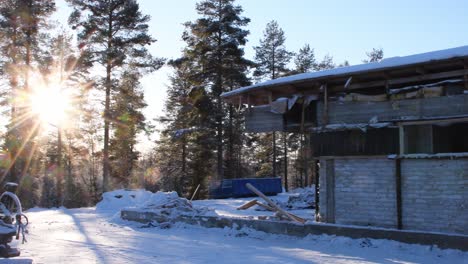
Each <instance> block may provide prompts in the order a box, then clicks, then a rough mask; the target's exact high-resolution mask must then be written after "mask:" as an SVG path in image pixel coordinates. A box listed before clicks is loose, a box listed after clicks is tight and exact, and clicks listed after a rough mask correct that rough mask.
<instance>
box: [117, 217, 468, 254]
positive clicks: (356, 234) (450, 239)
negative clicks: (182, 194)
mask: <svg viewBox="0 0 468 264" xmlns="http://www.w3.org/2000/svg"><path fill="white" fill-rule="evenodd" d="M121 217H122V219H125V220H130V221H137V222H141V223H148V222H152V221H157V220H158V217H157V215H156V214H154V213H151V212H141V211H132V210H123V211H122V212H121ZM177 221H178V222H183V223H187V224H191V225H200V226H203V227H208V228H213V227H214V228H224V227H230V228H242V227H247V228H252V229H255V230H258V231H263V232H266V233H271V234H279V235H289V236H297V237H305V236H307V235H309V234H312V235H322V234H325V235H335V236H345V237H350V238H373V239H390V240H395V241H399V242H403V243H411V244H422V245H436V246H438V247H440V248H453V249H460V250H464V251H468V236H463V235H446V234H436V233H423V232H416V231H401V230H391V229H370V228H365V227H356V226H340V225H331V224H318V223H310V224H304V225H301V224H296V223H290V222H277V221H267V220H249V219H239V218H223V217H213V216H197V217H189V216H181V217H179V219H177Z"/></svg>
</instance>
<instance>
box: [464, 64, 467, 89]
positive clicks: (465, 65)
mask: <svg viewBox="0 0 468 264" xmlns="http://www.w3.org/2000/svg"><path fill="white" fill-rule="evenodd" d="M463 68H464V69H465V70H468V61H466V60H465V61H464V62H463ZM463 78H464V79H465V90H468V74H467V73H465V75H464V76H463Z"/></svg>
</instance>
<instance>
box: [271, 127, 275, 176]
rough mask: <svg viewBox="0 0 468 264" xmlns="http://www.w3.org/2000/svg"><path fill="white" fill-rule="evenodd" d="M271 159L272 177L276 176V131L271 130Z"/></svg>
mask: <svg viewBox="0 0 468 264" xmlns="http://www.w3.org/2000/svg"><path fill="white" fill-rule="evenodd" d="M272 141H273V161H272V167H273V168H272V170H273V177H276V132H273V139H272Z"/></svg>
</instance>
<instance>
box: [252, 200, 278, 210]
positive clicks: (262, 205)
mask: <svg viewBox="0 0 468 264" xmlns="http://www.w3.org/2000/svg"><path fill="white" fill-rule="evenodd" d="M256 204H257V205H258V206H261V207H263V208H265V209H267V210H268V211H272V212H274V211H275V209H274V208H273V207H271V206H268V205H266V204H263V203H261V202H258V201H257V202H256Z"/></svg>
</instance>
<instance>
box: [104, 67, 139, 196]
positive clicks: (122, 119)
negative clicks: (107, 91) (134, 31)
mask: <svg viewBox="0 0 468 264" xmlns="http://www.w3.org/2000/svg"><path fill="white" fill-rule="evenodd" d="M121 79H122V80H121V82H120V84H119V87H118V93H117V95H116V96H115V98H114V100H115V102H114V107H113V111H112V116H113V120H115V122H114V135H113V138H112V139H111V146H110V153H111V157H112V159H111V160H112V161H111V162H112V165H113V166H112V175H113V177H115V178H116V179H117V181H118V183H119V184H120V185H122V186H123V187H129V180H130V178H131V176H132V171H133V169H134V167H135V164H136V161H137V160H138V157H139V152H138V151H136V150H135V145H136V143H137V142H136V137H137V134H138V133H139V132H141V131H144V130H145V128H146V122H145V116H144V115H143V113H142V109H143V108H144V107H146V103H145V101H144V97H143V91H142V88H141V86H140V82H139V79H140V76H139V73H138V72H135V71H133V70H132V69H127V70H125V71H124V72H123V74H122V77H121Z"/></svg>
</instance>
